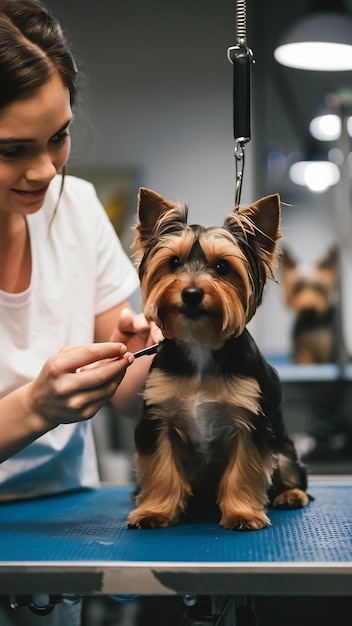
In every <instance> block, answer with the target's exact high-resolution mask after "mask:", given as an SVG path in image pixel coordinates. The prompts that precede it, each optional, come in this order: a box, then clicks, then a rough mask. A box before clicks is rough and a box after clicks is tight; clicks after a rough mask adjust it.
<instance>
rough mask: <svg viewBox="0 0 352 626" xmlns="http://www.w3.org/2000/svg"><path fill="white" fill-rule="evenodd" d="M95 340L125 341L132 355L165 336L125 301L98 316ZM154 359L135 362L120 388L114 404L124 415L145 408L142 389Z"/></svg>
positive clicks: (141, 359)
mask: <svg viewBox="0 0 352 626" xmlns="http://www.w3.org/2000/svg"><path fill="white" fill-rule="evenodd" d="M95 331H96V332H95V339H96V341H106V338H107V337H108V339H109V341H122V342H123V343H124V344H125V345H126V346H127V349H128V350H129V351H130V352H132V353H133V352H137V351H138V350H141V349H142V348H145V347H147V346H150V345H152V344H154V343H157V342H158V341H162V339H163V336H162V333H161V331H160V330H159V328H157V326H155V324H152V325H149V324H148V322H147V321H146V319H145V317H144V315H143V313H138V314H136V313H134V312H133V311H132V309H131V307H130V305H129V302H128V301H127V300H125V301H124V302H122V303H121V304H120V305H118V306H117V307H114V308H112V309H110V310H109V311H106V312H105V313H102V314H101V315H98V316H97V317H96V324H95ZM153 358H154V357H153V356H143V357H141V358H140V359H137V360H136V361H134V363H133V366H132V367H130V368H129V370H128V372H127V373H126V376H125V378H124V380H123V381H122V383H121V385H120V386H119V388H118V390H117V392H116V394H115V396H114V398H113V404H114V406H115V407H116V409H117V410H118V411H120V412H121V413H123V414H124V415H127V416H130V417H135V416H136V415H137V414H138V412H139V410H140V408H141V405H142V390H143V386H144V382H145V379H146V377H147V374H148V372H149V369H150V366H151V364H152V361H153Z"/></svg>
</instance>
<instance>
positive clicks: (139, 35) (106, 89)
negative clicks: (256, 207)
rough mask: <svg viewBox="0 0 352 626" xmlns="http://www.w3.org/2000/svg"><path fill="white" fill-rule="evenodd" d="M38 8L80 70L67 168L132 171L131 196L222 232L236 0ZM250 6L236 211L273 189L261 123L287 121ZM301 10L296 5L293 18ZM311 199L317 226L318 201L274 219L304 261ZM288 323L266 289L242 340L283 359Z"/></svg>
mask: <svg viewBox="0 0 352 626" xmlns="http://www.w3.org/2000/svg"><path fill="white" fill-rule="evenodd" d="M46 4H47V6H49V7H50V8H51V9H52V10H53V12H54V13H55V14H56V15H57V17H59V19H60V20H61V23H62V25H63V27H64V30H65V32H66V35H67V37H68V39H69V41H70V42H71V45H72V48H73V51H74V53H75V55H76V57H77V59H78V62H79V67H80V70H81V72H83V81H82V85H81V95H82V103H81V106H80V109H79V110H78V111H77V112H76V121H75V123H74V126H73V149H72V156H71V161H70V162H71V166H72V167H74V168H77V167H78V168H85V167H86V168H87V169H90V168H92V167H93V168H106V169H109V170H111V169H114V168H116V171H121V170H122V171H123V170H127V171H133V172H134V173H135V177H136V188H137V187H138V186H140V185H143V186H147V187H150V188H152V189H154V190H156V191H158V192H160V193H161V194H163V195H165V196H167V197H169V198H170V199H174V200H185V201H187V202H188V204H189V207H190V218H191V221H193V222H197V221H200V222H202V223H205V224H215V223H220V222H221V221H222V219H223V217H224V215H225V214H226V213H227V212H229V211H230V210H231V209H232V207H233V202H234V178H235V175H234V169H235V164H234V156H233V151H234V142H233V134H232V66H231V64H230V63H229V62H228V60H227V58H226V53H227V48H228V47H229V46H231V45H233V44H234V43H235V2H234V0H216V1H215V0H203V1H200V0H192V1H190V0H178V2H171V1H167V0H166V1H165V0H148V1H146V0H135V1H134V2H131V1H130V0H100V2H97V0H48V1H47V2H46ZM247 5H248V7H249V9H248V28H249V32H250V36H249V38H248V41H249V44H250V45H252V46H253V47H254V51H255V53H256V61H257V62H256V65H255V66H254V68H253V94H254V97H253V125H252V140H251V142H250V143H249V144H248V145H247V146H246V167H245V177H244V186H243V191H242V204H246V203H249V202H251V201H253V200H255V199H256V198H258V197H261V196H262V195H265V194H266V193H271V192H274V191H275V188H273V189H271V188H270V187H269V185H268V179H267V170H266V159H267V141H268V136H269V135H270V130H271V129H270V124H271V123H272V122H270V115H272V114H273V112H274V115H275V116H276V115H277V116H281V117H283V116H284V112H283V110H284V105H283V104H282V103H281V105H280V103H278V102H276V101H273V95H275V88H274V91H273V93H271V97H269V98H268V94H267V92H266V91H265V90H266V89H267V84H266V78H267V75H266V72H269V73H270V68H269V65H270V64H271V63H272V61H271V59H268V57H267V55H268V49H267V46H266V44H265V37H264V35H265V33H264V32H263V20H264V19H265V18H266V19H268V15H267V11H266V13H265V12H264V6H263V3H262V2H258V1H257V0H255V1H253V2H252V3H251V2H248V3H247ZM253 5H255V7H256V12H255V19H254V16H253V14H252V13H251V11H252V6H253ZM304 5H305V2H304V0H297V2H296V3H295V8H294V11H296V12H297V15H299V12H300V10H301V9H302V6H304ZM281 13H282V15H283V13H284V11H281ZM254 44H255V45H254ZM280 106H281V108H280ZM275 107H278V109H277V110H276V108H275ZM285 132H288V133H290V132H291V133H292V134H293V129H290V128H289V127H287V129H286V131H285ZM283 200H284V201H286V200H288V201H289V200H290V199H289V198H288V197H287V198H286V197H283ZM320 200H321V201H320V204H321V211H322V212H321V213H319V218H318V219H317V218H316V215H317V214H316V210H317V202H319V201H317V200H315V199H314V200H313V201H312V202H311V201H310V199H305V201H304V202H303V203H302V202H301V205H300V206H301V208H300V211H299V216H298V213H297V214H296V215H294V213H293V211H292V210H286V209H285V207H284V209H283V228H284V235H285V237H286V239H287V240H288V241H290V240H291V239H292V244H293V248H295V247H297V246H298V247H299V248H300V254H301V255H302V256H303V257H304V256H305V255H308V254H309V255H310V256H312V233H314V242H315V250H314V252H315V254H316V256H319V254H320V249H323V248H324V246H325V243H326V244H328V243H329V240H330V239H331V225H330V217H329V202H330V200H329V198H328V197H326V198H324V199H320ZM298 217H299V219H297V218H298ZM306 228H308V229H309V230H308V231H307V230H306ZM313 256H314V255H313ZM290 323H291V317H290V314H289V312H288V311H287V310H286V309H285V307H284V305H283V302H282V294H281V288H280V286H279V285H277V284H275V283H272V284H270V286H269V288H268V290H267V293H266V295H265V298H264V304H263V306H262V308H261V309H260V310H259V311H258V313H257V316H256V317H255V319H254V320H253V321H252V322H251V331H252V332H253V334H254V335H255V337H256V339H257V341H258V343H259V344H260V345H261V347H262V348H263V349H264V350H265V351H267V352H270V353H272V352H283V353H284V352H286V351H287V350H288V342H289V328H290ZM350 341H351V340H350ZM351 343H352V342H351Z"/></svg>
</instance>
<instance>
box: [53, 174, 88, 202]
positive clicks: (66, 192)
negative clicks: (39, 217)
mask: <svg viewBox="0 0 352 626" xmlns="http://www.w3.org/2000/svg"><path fill="white" fill-rule="evenodd" d="M77 194H78V195H77ZM47 197H48V199H49V202H50V201H51V202H56V203H57V202H58V201H59V199H60V201H61V199H62V200H68V199H72V198H75V199H76V200H79V201H81V199H82V197H88V198H89V197H90V198H93V199H96V191H95V188H94V186H93V185H92V183H90V182H89V181H88V180H84V179H83V178H78V177H77V176H71V175H69V174H66V175H65V177H64V178H63V177H62V175H61V174H58V175H57V176H55V178H53V180H52V181H51V183H50V186H49V189H48V196H47ZM79 203H80V202H79Z"/></svg>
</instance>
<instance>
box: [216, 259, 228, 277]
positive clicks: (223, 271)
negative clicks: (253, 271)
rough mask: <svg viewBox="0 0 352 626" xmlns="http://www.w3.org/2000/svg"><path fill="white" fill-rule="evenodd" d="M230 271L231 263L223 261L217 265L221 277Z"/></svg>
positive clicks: (217, 271)
mask: <svg viewBox="0 0 352 626" xmlns="http://www.w3.org/2000/svg"><path fill="white" fill-rule="evenodd" d="M229 270H230V263H229V262H228V261H225V260H224V259H221V260H219V261H217V262H216V263H215V271H216V273H217V274H218V275H219V276H225V275H226V274H228V272H229Z"/></svg>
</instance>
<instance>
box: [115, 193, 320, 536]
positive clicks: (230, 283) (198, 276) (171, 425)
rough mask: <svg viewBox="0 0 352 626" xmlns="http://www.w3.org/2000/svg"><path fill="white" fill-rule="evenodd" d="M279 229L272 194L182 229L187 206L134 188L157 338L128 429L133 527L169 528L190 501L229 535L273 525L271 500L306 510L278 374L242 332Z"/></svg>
mask: <svg viewBox="0 0 352 626" xmlns="http://www.w3.org/2000/svg"><path fill="white" fill-rule="evenodd" d="M279 222H280V200H279V196H278V195H272V196H268V197H267V198H263V199H261V200H259V201H258V202H256V203H255V204H253V205H252V206H250V207H247V208H241V209H240V208H237V209H236V210H234V212H233V213H232V214H230V215H228V216H227V217H226V219H225V222H224V225H223V226H221V227H209V228H205V227H203V226H199V225H194V226H189V225H187V207H186V206H185V205H181V204H174V203H172V202H169V201H168V200H166V199H164V198H163V197H162V196H160V195H159V194H157V193H155V192H152V191H150V190H148V189H140V192H139V223H138V225H137V227H136V231H137V235H136V239H135V242H134V245H135V251H136V255H137V265H138V267H139V274H140V279H141V289H142V296H143V303H144V313H145V315H146V317H147V319H148V320H149V321H151V322H155V323H156V324H157V325H158V326H159V327H160V329H161V330H162V333H163V335H164V337H165V339H164V341H163V342H162V343H161V346H160V349H159V351H158V353H157V355H156V356H155V359H154V362H153V364H152V368H151V371H150V374H149V377H148V379H147V381H146V385H145V390H144V406H143V410H142V415H141V418H140V421H139V424H138V426H137V428H136V434H135V442H136V473H137V481H138V484H139V487H140V490H139V492H138V494H137V495H136V504H137V508H136V509H135V510H133V511H132V512H131V513H130V515H129V516H128V520H127V521H128V525H129V526H130V527H136V528H155V527H162V526H169V525H172V524H175V523H176V522H177V521H178V519H179V517H180V514H182V513H183V512H184V511H185V510H186V508H187V504H188V501H189V499H190V498H191V496H200V497H202V498H206V499H209V498H211V499H213V501H214V502H217V504H218V506H219V508H220V512H221V520H220V524H221V525H222V526H223V527H224V528H228V529H260V528H263V527H264V526H266V525H267V524H269V523H270V522H269V519H268V517H267V515H266V507H267V505H268V503H269V500H270V501H271V502H272V504H273V505H274V506H276V507H281V508H299V507H302V506H305V505H306V504H307V503H308V496H307V494H306V492H305V490H306V473H305V469H304V468H303V466H302V465H301V464H300V463H299V461H298V459H297V455H296V452H295V449H294V446H293V444H292V442H291V440H290V439H289V437H288V435H287V433H286V431H285V427H284V424H283V421H282V416H281V409H280V384H279V380H278V376H277V374H276V372H275V371H274V370H273V369H272V368H271V367H270V366H269V364H268V363H267V362H266V361H265V359H264V358H263V356H262V355H261V354H260V352H259V350H258V348H257V346H256V344H255V342H254V341H253V339H252V337H251V336H250V334H249V332H248V331H247V329H246V328H245V326H246V324H247V322H248V321H249V320H250V319H251V317H252V316H253V315H254V313H255V311H256V309H257V307H258V305H259V304H260V302H261V300H262V293H263V289H264V286H265V283H266V279H267V277H273V266H274V263H275V252H276V242H277V240H278V239H279V238H280V234H279Z"/></svg>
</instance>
